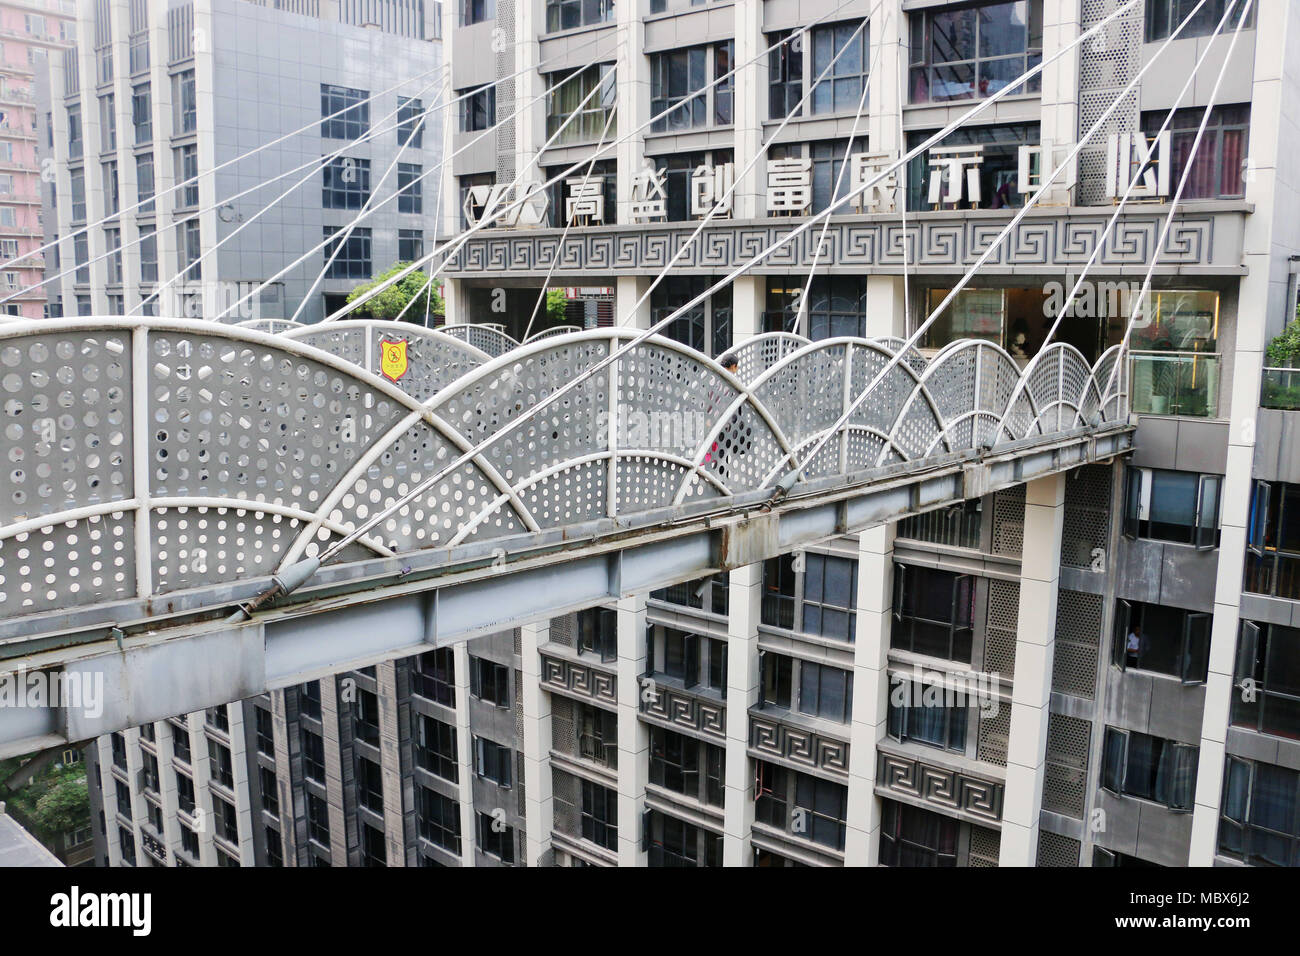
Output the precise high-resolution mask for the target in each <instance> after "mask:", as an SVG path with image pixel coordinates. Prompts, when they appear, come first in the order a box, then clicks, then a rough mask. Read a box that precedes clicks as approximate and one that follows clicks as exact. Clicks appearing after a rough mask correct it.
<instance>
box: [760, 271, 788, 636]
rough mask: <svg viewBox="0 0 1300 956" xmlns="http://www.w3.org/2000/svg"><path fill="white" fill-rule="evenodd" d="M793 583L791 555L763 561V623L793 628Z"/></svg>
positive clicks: (770, 625)
mask: <svg viewBox="0 0 1300 956" xmlns="http://www.w3.org/2000/svg"><path fill="white" fill-rule="evenodd" d="M770 295H771V293H770V292H769V297H770ZM795 584H796V578H795V571H794V556H793V555H790V554H783V555H780V556H779V557H775V558H768V559H767V560H766V561H764V562H763V598H762V611H761V619H762V622H763V623H764V624H766V625H768V626H769V627H780V628H784V629H785V630H787V631H789V630H793V629H794V604H795V598H794V595H795Z"/></svg>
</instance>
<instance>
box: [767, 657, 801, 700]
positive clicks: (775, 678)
mask: <svg viewBox="0 0 1300 956" xmlns="http://www.w3.org/2000/svg"><path fill="white" fill-rule="evenodd" d="M760 667H761V668H762V671H763V704H764V706H768V705H770V706H772V707H783V708H786V709H789V707H790V704H791V702H792V701H793V699H794V697H793V693H794V691H793V688H794V658H792V657H787V656H786V655H784V654H774V653H772V652H771V651H763V652H762V654H761V660H760Z"/></svg>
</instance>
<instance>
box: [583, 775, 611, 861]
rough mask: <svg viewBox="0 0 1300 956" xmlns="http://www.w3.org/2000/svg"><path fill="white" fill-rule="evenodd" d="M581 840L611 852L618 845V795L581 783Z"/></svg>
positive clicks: (596, 786) (587, 782)
mask: <svg viewBox="0 0 1300 956" xmlns="http://www.w3.org/2000/svg"><path fill="white" fill-rule="evenodd" d="M581 815H582V838H583V839H584V840H590V841H591V842H592V843H594V844H596V845H597V846H603V847H604V848H605V849H607V850H613V849H614V848H615V846H616V845H617V843H618V794H617V793H615V792H614V791H613V790H609V789H607V788H605V787H602V786H600V784H596V783H592V782H591V781H590V780H584V781H582V811H581Z"/></svg>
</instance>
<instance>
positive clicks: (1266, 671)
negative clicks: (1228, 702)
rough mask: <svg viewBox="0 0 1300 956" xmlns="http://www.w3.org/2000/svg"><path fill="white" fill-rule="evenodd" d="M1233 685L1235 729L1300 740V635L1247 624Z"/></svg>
mask: <svg viewBox="0 0 1300 956" xmlns="http://www.w3.org/2000/svg"><path fill="white" fill-rule="evenodd" d="M1233 683H1234V685H1235V690H1234V692H1233V696H1232V723H1233V725H1234V726H1238V727H1249V728H1250V729H1251V730H1257V731H1259V732H1260V733H1262V734H1270V735H1272V736H1274V737H1285V738H1287V739H1288V740H1300V630H1298V629H1296V628H1294V627H1283V626H1282V625H1281V624H1259V623H1256V622H1255V621H1242V622H1241V630H1240V633H1239V634H1238V637H1237V663H1236V667H1235V669H1234V677H1233Z"/></svg>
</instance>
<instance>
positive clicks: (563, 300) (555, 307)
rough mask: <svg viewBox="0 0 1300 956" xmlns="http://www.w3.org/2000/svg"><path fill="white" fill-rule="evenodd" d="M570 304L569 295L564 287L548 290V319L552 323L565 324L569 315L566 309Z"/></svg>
mask: <svg viewBox="0 0 1300 956" xmlns="http://www.w3.org/2000/svg"><path fill="white" fill-rule="evenodd" d="M568 306H569V299H568V296H566V295H565V294H564V290H563V289H547V290H546V319H547V321H548V322H549V323H550V324H551V325H563V324H564V320H565V319H566V318H567V317H568V315H567V312H566V311H565V310H566V309H567V308H568Z"/></svg>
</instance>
